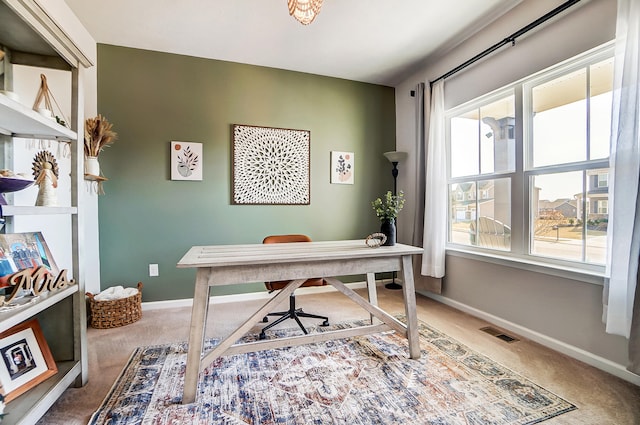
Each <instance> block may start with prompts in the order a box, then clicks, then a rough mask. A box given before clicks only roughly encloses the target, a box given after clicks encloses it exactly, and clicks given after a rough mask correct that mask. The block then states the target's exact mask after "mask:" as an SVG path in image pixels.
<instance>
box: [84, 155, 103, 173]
mask: <svg viewBox="0 0 640 425" xmlns="http://www.w3.org/2000/svg"><path fill="white" fill-rule="evenodd" d="M84 173H85V174H90V175H92V176H99V175H100V163H99V162H98V157H97V156H88V157H86V158H85V161H84Z"/></svg>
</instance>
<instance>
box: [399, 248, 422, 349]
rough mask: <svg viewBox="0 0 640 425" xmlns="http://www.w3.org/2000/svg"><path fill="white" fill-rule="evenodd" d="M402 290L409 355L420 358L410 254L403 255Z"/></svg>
mask: <svg viewBox="0 0 640 425" xmlns="http://www.w3.org/2000/svg"><path fill="white" fill-rule="evenodd" d="M402 292H403V295H404V311H405V314H406V316H407V339H408V340H409V356H410V357H411V358H412V359H419V358H420V338H419V335H418V315H417V310H416V292H415V288H414V284H413V265H412V262H411V256H410V255H404V256H403V257H402Z"/></svg>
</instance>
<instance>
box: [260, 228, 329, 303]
mask: <svg viewBox="0 0 640 425" xmlns="http://www.w3.org/2000/svg"><path fill="white" fill-rule="evenodd" d="M288 242H311V238H310V237H309V236H307V235H298V234H294V235H271V236H267V237H266V238H264V239H263V240H262V243H288ZM290 282H291V281H290V280H281V281H276V282H265V283H264V284H265V286H266V287H267V289H268V290H269V291H276V290H278V289H282V288H284V287H285V286H287V285H288V284H289V283H290ZM326 284H327V283H326V282H325V281H324V279H323V278H321V277H320V278H313V279H308V280H307V281H306V282H305V283H303V284H302V286H323V285H326Z"/></svg>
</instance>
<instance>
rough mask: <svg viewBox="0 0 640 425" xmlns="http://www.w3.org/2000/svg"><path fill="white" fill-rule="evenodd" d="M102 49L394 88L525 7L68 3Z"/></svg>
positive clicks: (372, 1) (139, 0)
mask: <svg viewBox="0 0 640 425" xmlns="http://www.w3.org/2000/svg"><path fill="white" fill-rule="evenodd" d="M65 1H66V3H67V4H68V5H69V7H70V8H71V9H72V10H73V11H74V12H75V14H76V15H77V16H78V18H79V19H80V21H81V22H82V23H83V24H84V26H85V27H86V28H87V30H88V31H89V32H90V33H91V35H92V36H93V37H94V38H95V40H96V41H97V42H98V43H104V44H112V45H117V46H125V47H135V48H140V49H147V50H156V51H162V52H169V53H178V54H184V55H189V56H197V57H204V58H211V59H219V60H225V61H232V62H240V63H247V64H252V65H261V66H267V67H273V68H281V69H288V70H293V71H300V72H308V73H313V74H319V75H326V76H331V77H338V78H346V79H349V80H355V81H363V82H369V83H375V84H383V85H388V86H395V85H396V84H398V83H399V82H401V81H402V79H403V78H405V77H407V76H408V74H409V73H411V72H413V71H415V70H416V68H417V67H419V66H420V64H422V63H424V62H425V60H426V59H427V58H428V57H429V55H432V54H434V53H441V52H443V51H445V50H446V49H448V48H451V47H453V46H454V45H456V44H457V43H459V42H460V41H462V40H463V39H464V38H466V37H468V36H469V35H470V34H471V33H473V32H475V31H476V30H478V29H480V28H482V27H483V26H485V25H486V24H488V23H489V22H491V21H492V20H493V19H495V18H496V17H498V16H500V15H501V14H503V13H505V12H506V11H508V10H509V9H511V8H512V7H514V6H515V5H517V4H518V3H519V2H520V1H521V0H326V1H325V3H324V5H323V6H322V10H321V13H320V14H319V15H318V17H317V18H316V20H315V21H314V22H312V23H311V24H310V25H308V26H303V25H301V24H300V23H298V22H297V21H296V20H295V19H294V18H292V17H291V16H289V12H288V8H287V0H180V1H176V0H65Z"/></svg>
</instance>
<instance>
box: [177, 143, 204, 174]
mask: <svg viewBox="0 0 640 425" xmlns="http://www.w3.org/2000/svg"><path fill="white" fill-rule="evenodd" d="M171 180H202V143H193V142H171Z"/></svg>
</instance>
